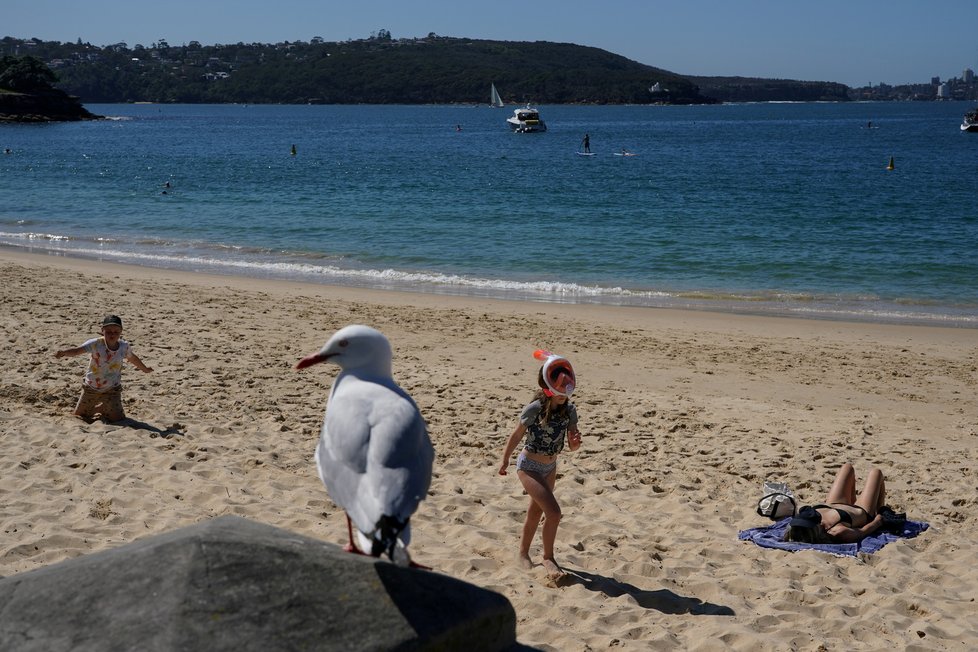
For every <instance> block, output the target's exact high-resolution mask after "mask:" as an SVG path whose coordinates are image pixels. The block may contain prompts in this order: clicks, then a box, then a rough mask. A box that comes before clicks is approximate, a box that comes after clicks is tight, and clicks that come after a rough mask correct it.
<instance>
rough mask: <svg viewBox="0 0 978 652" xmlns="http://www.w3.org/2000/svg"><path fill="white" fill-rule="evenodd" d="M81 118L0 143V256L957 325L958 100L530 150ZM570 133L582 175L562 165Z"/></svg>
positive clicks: (2, 131)
mask: <svg viewBox="0 0 978 652" xmlns="http://www.w3.org/2000/svg"><path fill="white" fill-rule="evenodd" d="M88 108H89V109H91V110H92V111H94V112H96V113H99V114H102V115H106V116H110V118H111V119H109V120H104V121H97V122H88V123H75V124H59V125H23V126H11V125H6V126H0V147H2V148H10V150H11V151H10V153H9V154H5V155H3V156H2V157H0V190H2V191H3V194H4V196H5V197H6V198H7V201H6V202H4V205H3V207H2V208H0V244H2V245H7V246H16V247H27V248H30V249H31V250H34V251H47V252H51V253H57V254H68V255H83V256H93V257H99V258H104V259H106V260H114V261H121V262H135V263H138V264H144V265H156V266H162V267H174V268H181V269H193V270H201V271H212V272H222V273H235V274H243V275H254V276H265V277H287V278H298V279H302V280H312V281H319V282H326V283H343V284H355V285H363V286H370V287H385V288H395V289H411V290H421V291H430V292H447V293H462V294H475V295H485V296H501V297H512V298H520V299H525V300H545V301H569V302H604V303H613V304H629V305H644V306H681V307H695V308H710V309H719V310H737V311H750V312H774V313H781V314H798V315H804V316H813V317H827V318H845V319H863V320H873V321H902V322H916V321H925V322H937V323H945V324H952V325H963V326H972V327H978V280H976V279H978V260H976V256H975V250H976V244H978V201H976V198H978V135H976V134H965V133H962V132H960V130H959V129H958V125H959V124H960V120H961V115H962V114H963V113H964V111H965V110H966V109H967V108H969V107H967V106H965V105H963V104H957V103H879V104H876V103H874V104H755V105H723V106H709V107H652V106H630V107H581V106H542V107H539V108H540V109H541V114H542V117H543V118H544V119H545V120H546V121H547V123H548V126H549V131H548V132H547V133H545V134H514V133H511V132H510V131H509V130H508V128H507V127H506V125H505V123H504V120H505V118H506V117H508V116H509V115H510V114H511V110H512V107H509V108H507V109H491V108H489V107H485V106H481V107H466V106H423V107H414V106H412V107H407V106H237V105H232V106H174V105H92V106H89V107H88ZM870 121H871V122H872V125H873V128H867V126H868V123H869V122H870ZM456 125H460V126H461V131H458V130H456ZM585 132H587V133H589V134H590V136H591V149H592V151H593V152H595V153H596V155H595V156H593V157H589V158H585V157H581V156H577V155H576V153H575V152H576V150H577V149H578V148H579V145H580V140H581V138H582V136H583V134H584V133H585ZM293 144H294V145H295V146H296V155H295V156H292V155H291V154H290V148H291V146H292V145H293ZM621 148H628V150H630V151H631V152H634V153H635V154H636V156H632V157H621V156H615V155H614V153H615V152H620V150H621ZM891 156H893V157H894V162H895V169H894V170H893V171H887V170H886V169H885V167H886V164H887V162H888V161H889V159H890V157H891ZM167 182H168V183H169V184H170V187H169V188H164V184H165V183H167ZM164 190H165V191H166V193H165V194H163V191H164Z"/></svg>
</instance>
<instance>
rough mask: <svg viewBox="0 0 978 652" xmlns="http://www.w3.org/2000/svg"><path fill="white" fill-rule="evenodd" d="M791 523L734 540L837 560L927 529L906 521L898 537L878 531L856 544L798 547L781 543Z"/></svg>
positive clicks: (746, 533)
mask: <svg viewBox="0 0 978 652" xmlns="http://www.w3.org/2000/svg"><path fill="white" fill-rule="evenodd" d="M790 521H791V518H790V517H789V518H786V519H783V520H781V521H778V522H777V523H775V524H774V525H768V526H765V527H755V528H751V529H749V530H743V531H741V532H739V533H738V534H737V538H738V539H740V540H741V541H753V542H754V543H756V544H757V545H759V546H761V547H762V548H777V549H779V550H789V551H791V552H795V551H796V550H819V551H821V552H827V553H829V554H832V555H838V556H840V557H857V556H859V553H865V554H868V555H871V554H873V553H874V552H876V551H877V550H879V549H880V548H882V547H883V546H885V545H886V544H888V543H890V542H891V541H896V540H897V539H911V538H913V537H915V536H917V535H918V534H920V533H921V532H923V531H924V530H926V529H927V528H928V527H929V526H928V525H927V523H923V522H921V521H909V520H908V521H907V522H906V523H904V526H903V531H902V532H901V533H899V534H893V533H891V532H883V531H882V530H879V531H877V532H875V533H873V534H872V535H870V536H868V537H866V538H865V539H863V540H862V541H860V542H859V543H834V544H822V543H798V542H796V541H784V540H783V539H784V533H785V532H787V530H788V523H789V522H790Z"/></svg>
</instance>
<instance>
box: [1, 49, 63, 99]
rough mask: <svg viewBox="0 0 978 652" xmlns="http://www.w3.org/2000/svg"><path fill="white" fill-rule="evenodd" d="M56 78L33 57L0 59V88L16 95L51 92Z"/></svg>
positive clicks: (42, 63)
mask: <svg viewBox="0 0 978 652" xmlns="http://www.w3.org/2000/svg"><path fill="white" fill-rule="evenodd" d="M57 81H58V76H57V75H55V74H54V72H53V71H52V70H51V69H50V68H48V67H47V66H46V65H44V62H42V61H41V60H40V59H36V58H34V57H13V56H9V55H7V56H4V57H3V58H0V88H5V89H7V90H11V91H16V92H18V93H36V92H38V91H46V90H51V88H52V84H54V83H56V82H57Z"/></svg>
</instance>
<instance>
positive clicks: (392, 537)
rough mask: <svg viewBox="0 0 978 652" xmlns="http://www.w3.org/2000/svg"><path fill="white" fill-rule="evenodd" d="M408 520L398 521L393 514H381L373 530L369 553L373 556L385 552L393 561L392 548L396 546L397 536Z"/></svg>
mask: <svg viewBox="0 0 978 652" xmlns="http://www.w3.org/2000/svg"><path fill="white" fill-rule="evenodd" d="M409 520H410V519H404V520H403V521H399V520H397V519H396V518H394V517H393V516H387V515H384V516H381V517H380V520H379V521H377V526H376V529H375V530H374V535H373V541H372V547H371V550H370V552H371V554H372V555H373V556H374V557H379V556H380V555H382V554H386V555H387V556H388V557H389V558H390V560H391V561H394V549H395V548H396V547H397V542H398V537H400V535H401V532H403V531H404V528H406V527H407V524H408V521H409Z"/></svg>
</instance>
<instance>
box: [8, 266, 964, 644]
mask: <svg viewBox="0 0 978 652" xmlns="http://www.w3.org/2000/svg"><path fill="white" fill-rule="evenodd" d="M0 283H2V288H3V290H2V292H0V296H2V310H0V330H2V336H3V339H4V347H5V352H6V364H5V365H4V367H3V372H2V382H0V392H2V397H3V405H2V407H0V445H2V449H0V450H2V453H0V455H2V465H0V468H2V469H3V472H2V474H0V505H2V507H0V525H2V528H0V530H2V534H0V576H10V575H13V574H16V573H20V572H24V571H28V570H32V569H36V568H39V567H42V566H45V565H48V564H52V563H55V562H58V561H61V560H64V559H69V558H72V557H76V556H79V555H83V554H86V553H90V552H94V551H99V550H105V549H109V548H113V547H116V546H119V545H122V544H125V543H127V542H130V541H133V540H136V539H139V538H142V537H145V536H149V535H153V534H158V533H162V532H165V531H169V530H172V529H175V528H179V527H182V526H186V525H190V524H193V523H196V522H198V521H201V520H203V519H208V518H212V517H215V516H219V515H223V514H236V515H240V516H244V517H247V518H250V519H254V520H256V521H260V522H263V523H268V524H270V525H274V526H277V527H282V528H286V529H288V530H292V531H294V532H298V533H300V534H304V535H308V536H312V537H317V538H320V539H323V540H327V541H332V542H336V543H343V541H344V539H345V519H344V517H343V514H342V512H340V511H338V510H337V508H336V506H335V505H333V504H332V503H331V502H330V500H329V498H328V496H327V494H326V491H325V489H324V488H323V486H322V483H321V482H320V480H319V478H318V477H317V475H316V471H315V468H314V465H313V460H312V457H313V451H314V447H315V443H316V441H317V439H318V435H319V428H320V425H321V423H322V414H323V408H324V406H325V402H326V398H327V394H328V391H329V388H330V386H331V383H332V380H333V379H334V378H335V376H336V373H337V370H336V368H335V367H327V366H326V365H323V366H321V367H314V368H312V369H309V370H305V371H302V372H298V371H295V370H294V369H293V367H294V364H295V362H296V361H297V360H298V359H299V358H301V357H302V356H304V355H306V354H308V353H312V352H314V351H316V350H318V348H319V347H320V346H321V345H322V344H323V343H324V342H325V341H326V339H327V338H328V337H329V336H330V335H331V334H332V333H333V332H334V331H335V330H336V329H338V328H339V327H342V326H344V325H347V324H350V323H364V324H369V325H371V326H374V327H376V328H378V329H380V330H381V331H383V332H384V333H385V334H386V335H387V336H388V337H389V339H390V340H391V343H392V345H393V347H394V356H395V357H394V376H395V379H396V380H397V381H398V382H399V383H400V384H401V385H402V386H403V387H404V388H405V389H406V390H407V391H408V392H410V393H411V394H412V395H413V396H414V398H415V400H416V401H417V403H418V405H419V407H420V408H421V411H422V413H423V414H424V416H425V418H426V420H427V422H428V425H429V429H430V432H431V436H432V439H433V441H434V444H435V449H436V460H435V479H434V482H433V485H432V489H431V492H430V495H429V497H428V499H427V500H426V501H425V502H424V503H423V504H422V506H421V508H420V510H419V511H418V513H417V514H416V516H415V518H414V520H413V523H414V542H413V544H412V554H413V556H414V557H415V558H416V559H417V560H418V561H420V562H421V563H424V564H427V565H430V566H432V567H433V568H434V570H435V571H436V572H440V573H444V574H447V575H451V576H453V577H457V578H459V579H463V580H466V581H468V582H472V583H474V584H477V585H479V586H483V587H486V588H490V589H493V590H495V591H498V592H500V593H502V594H504V595H505V596H506V597H507V598H509V600H510V601H511V602H512V603H513V605H514V607H515V608H516V612H517V616H518V630H517V635H518V639H519V640H520V642H521V643H524V644H526V645H531V646H535V647H538V648H541V649H547V650H604V649H609V648H610V649H627V650H653V649H658V650H676V649H688V650H717V649H732V650H840V649H853V648H855V649H867V650H880V649H900V650H944V649H947V650H969V649H976V648H978V624H976V623H978V620H976V618H975V616H976V615H978V606H976V604H975V599H976V596H978V588H976V587H978V566H976V564H975V560H976V559H978V543H976V540H975V537H974V532H975V531H976V527H978V518H976V515H975V513H974V512H972V511H971V510H972V509H975V507H976V504H978V481H976V479H975V478H976V477H978V474H976V472H978V446H976V443H978V392H976V389H978V330H971V329H953V328H931V327H919V326H913V327H910V326H895V325H879V324H855V323H843V322H832V321H806V320H800V319H780V318H772V317H752V316H740V315H731V314H715V313H708V312H696V311H673V310H659V309H629V308H613V307H603V306H572V305H562V304H542V303H518V302H506V301H492V300H483V299H476V298H459V297H444V296H436V295H422V294H408V293H386V292H380V291H368V290H360V289H353V288H337V287H328V286H318V285H306V284H298V283H289V282H280V281H265V280H256V279H247V278H235V277H219V276H206V275H195V274H191V273H181V272H175V271H163V270H154V269H148V268H140V267H133V266H121V265H114V264H108V263H100V262H95V261H86V260H78V259H66V258H61V257H54V256H40V255H31V254H24V253H19V252H15V251H11V250H0ZM107 313H115V314H118V315H120V316H122V318H123V319H124V320H125V332H124V335H123V337H124V338H125V339H127V340H129V341H130V343H131V344H132V346H133V351H134V352H135V353H137V355H139V357H140V358H141V359H142V360H143V362H145V363H146V364H147V365H149V366H152V367H154V368H155V372H154V373H153V374H143V373H140V372H139V371H138V370H136V369H135V367H132V366H127V368H126V370H125V372H124V374H123V381H124V387H125V390H124V401H125V407H126V412H127V414H128V416H129V418H130V421H128V422H125V423H123V424H121V425H112V424H105V423H102V422H95V423H92V424H87V423H84V422H82V421H80V420H78V419H75V418H74V417H72V416H71V410H72V408H73V406H74V403H75V400H76V399H77V396H78V393H79V391H80V384H81V377H82V375H83V373H84V369H85V365H86V358H85V357H79V358H71V359H61V360H58V359H55V358H54V355H53V354H54V352H55V351H56V350H57V349H59V348H65V347H70V346H71V347H73V346H78V345H79V344H81V343H82V342H84V341H85V340H86V339H88V338H90V337H94V336H96V335H97V324H98V323H100V320H101V319H102V317H103V315H104V314H107ZM540 347H543V348H548V349H550V350H553V351H555V352H557V353H560V354H563V355H565V356H567V357H568V358H570V359H571V360H572V361H573V363H574V366H575V369H576V370H577V376H578V390H577V392H576V393H575V395H574V400H575V403H576V405H577V408H578V412H579V414H580V416H581V428H582V432H583V434H584V443H583V445H582V448H581V450H579V451H577V452H576V453H570V452H566V451H565V453H564V454H563V455H562V456H561V462H560V467H559V473H560V475H559V478H558V481H557V492H556V493H557V497H558V499H559V500H560V502H561V505H562V508H563V514H564V516H563V521H562V523H561V528H560V532H559V533H558V538H557V559H558V561H559V562H560V563H561V564H562V565H563V566H564V567H565V568H566V569H567V570H568V571H569V572H570V573H571V576H570V578H569V580H568V581H566V582H562V583H560V584H559V585H555V584H554V583H552V582H549V581H548V580H547V578H546V575H545V573H544V571H543V569H542V567H540V566H537V567H536V568H534V569H532V570H531V571H529V572H527V571H523V570H521V569H520V567H519V565H518V564H517V563H515V556H516V552H517V545H518V537H519V530H520V527H521V523H522V519H523V515H524V514H525V509H526V498H525V497H524V496H523V493H522V487H521V486H520V484H519V481H518V480H517V478H516V476H515V474H514V473H511V474H510V475H509V476H507V477H501V476H499V475H497V473H496V470H497V463H498V458H499V455H500V453H501V450H502V447H503V446H504V444H505V439H506V437H507V436H508V435H509V433H510V432H511V431H512V428H513V427H514V425H515V423H516V418H517V416H518V414H519V412H520V409H521V408H522V407H523V405H524V404H525V403H526V402H527V401H528V400H530V397H531V395H532V393H533V387H534V382H535V374H536V369H537V365H538V364H539V363H538V362H537V361H535V360H534V359H533V357H532V352H533V350H534V349H535V348H540ZM845 461H851V462H853V463H854V464H855V467H856V471H857V474H858V475H859V480H858V484H859V486H861V484H862V480H863V478H864V477H865V473H866V472H868V470H869V469H870V468H871V467H872V466H877V467H879V468H881V469H882V470H883V472H884V474H885V475H886V486H887V492H888V501H887V502H889V504H891V505H893V506H894V507H896V508H897V509H898V511H905V512H907V514H908V516H909V517H910V518H912V519H914V520H921V521H926V522H928V523H929V524H930V526H931V527H930V529H929V530H927V531H926V532H925V533H924V534H923V535H921V536H920V537H918V538H916V539H909V540H901V541H897V542H895V543H892V544H890V545H888V546H886V547H885V548H883V549H882V550H881V551H879V552H877V553H876V554H874V555H866V556H863V557H861V558H858V559H853V558H840V557H834V556H831V555H827V554H822V553H817V552H811V551H805V552H799V553H787V552H782V551H775V550H766V549H762V548H759V547H757V546H755V545H753V544H750V543H745V542H742V541H739V540H738V539H737V532H738V531H739V530H742V529H746V528H749V527H754V526H759V525H765V524H767V523H769V522H768V521H766V520H765V519H763V518H761V517H758V516H757V515H756V514H755V513H754V508H755V505H756V501H757V499H758V498H759V497H760V494H761V486H762V483H763V482H764V480H766V479H771V480H782V481H785V482H787V483H788V484H789V485H790V486H791V487H792V489H793V490H794V491H795V493H796V495H797V496H799V497H800V499H801V500H802V501H803V502H807V503H814V502H820V501H822V499H823V498H824V497H825V493H826V491H827V490H828V487H829V485H830V483H831V481H832V478H833V476H834V474H835V471H836V469H837V468H838V467H839V465H841V464H842V463H843V462H845ZM533 555H534V557H535V559H536V561H538V562H539V556H540V548H539V540H538V541H537V545H536V546H535V547H534V550H533Z"/></svg>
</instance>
